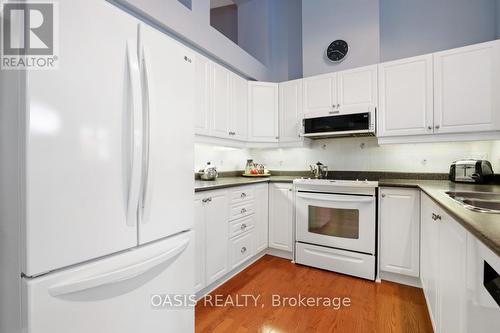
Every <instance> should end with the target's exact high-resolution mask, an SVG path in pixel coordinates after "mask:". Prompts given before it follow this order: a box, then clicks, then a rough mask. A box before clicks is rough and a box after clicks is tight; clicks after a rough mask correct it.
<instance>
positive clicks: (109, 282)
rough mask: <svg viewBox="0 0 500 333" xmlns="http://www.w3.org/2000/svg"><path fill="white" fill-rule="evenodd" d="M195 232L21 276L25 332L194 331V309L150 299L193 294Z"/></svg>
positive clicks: (125, 332)
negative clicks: (34, 275) (156, 304)
mask: <svg viewBox="0 0 500 333" xmlns="http://www.w3.org/2000/svg"><path fill="white" fill-rule="evenodd" d="M193 236H194V234H193V232H185V233H182V234H180V235H177V236H174V237H170V238H167V239H165V240H162V241H158V242H155V243H152V244H150V245H147V246H144V247H142V248H138V249H136V250H131V251H127V252H125V253H120V254H117V255H114V256H111V257H108V258H105V259H103V260H99V261H96V262H92V263H89V264H84V265H80V266H77V267H74V268H70V269H67V270H64V271H60V272H55V273H51V274H48V275H46V276H42V277H38V278H33V279H23V282H22V293H23V295H22V296H23V299H22V301H23V320H24V327H26V332H28V333H47V332H50V333H68V332H71V333H89V332H92V333H101V332H102V333H114V332H120V333H137V332H148V333H156V332H158V333H160V332H161V333H165V332H194V308H193V307H189V306H188V307H183V308H158V307H154V306H153V302H152V299H153V296H154V295H161V297H163V299H165V297H164V296H165V295H192V294H193V286H194V239H193ZM186 297H188V296H186ZM156 299H157V298H156ZM155 302H156V301H155Z"/></svg>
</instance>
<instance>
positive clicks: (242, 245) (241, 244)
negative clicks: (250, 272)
mask: <svg viewBox="0 0 500 333" xmlns="http://www.w3.org/2000/svg"><path fill="white" fill-rule="evenodd" d="M253 239H254V232H253V230H250V231H248V232H247V233H244V234H243V235H241V236H239V237H237V238H234V239H232V240H230V241H229V242H230V245H229V247H230V249H231V266H232V268H235V267H237V266H239V265H241V264H242V263H243V262H245V261H246V260H247V259H249V258H250V257H251V256H252V255H253Z"/></svg>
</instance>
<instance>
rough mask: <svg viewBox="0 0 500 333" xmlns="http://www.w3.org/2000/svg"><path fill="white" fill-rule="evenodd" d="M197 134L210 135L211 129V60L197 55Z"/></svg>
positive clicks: (195, 90) (195, 93)
mask: <svg viewBox="0 0 500 333" xmlns="http://www.w3.org/2000/svg"><path fill="white" fill-rule="evenodd" d="M195 78H196V80H195V86H194V95H195V100H194V101H195V108H194V112H195V115H194V116H195V119H194V120H195V124H194V131H195V134H201V135H208V134H209V129H210V113H209V112H210V61H209V60H208V59H207V58H205V57H202V56H201V55H198V54H197V55H196V57H195Z"/></svg>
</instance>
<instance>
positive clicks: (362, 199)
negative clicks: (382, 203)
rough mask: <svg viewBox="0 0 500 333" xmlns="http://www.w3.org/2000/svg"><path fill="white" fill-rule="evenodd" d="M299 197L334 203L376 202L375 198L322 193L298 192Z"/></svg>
mask: <svg viewBox="0 0 500 333" xmlns="http://www.w3.org/2000/svg"><path fill="white" fill-rule="evenodd" d="M297 197H299V198H303V199H314V200H322V201H334V202H355V203H365V202H374V201H375V197H374V196H363V197H358V196H356V197H354V196H344V195H335V194H322V193H321V194H320V193H304V192H300V191H299V192H297Z"/></svg>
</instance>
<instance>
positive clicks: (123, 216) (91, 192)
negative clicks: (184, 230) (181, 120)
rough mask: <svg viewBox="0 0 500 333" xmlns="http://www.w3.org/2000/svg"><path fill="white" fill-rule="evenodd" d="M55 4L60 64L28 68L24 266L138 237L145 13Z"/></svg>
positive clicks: (97, 252)
mask: <svg viewBox="0 0 500 333" xmlns="http://www.w3.org/2000/svg"><path fill="white" fill-rule="evenodd" d="M59 14H60V15H59V20H60V25H61V27H64V28H61V29H60V35H59V41H60V44H59V45H60V53H61V55H62V56H61V58H60V59H59V60H60V63H59V68H58V69H56V70H47V71H45V70H28V71H26V72H25V73H26V75H27V80H28V82H29V87H28V90H29V91H28V93H27V98H26V104H27V105H26V110H25V111H26V118H27V119H31V121H30V123H29V125H28V126H26V128H25V130H26V134H25V135H26V144H27V147H26V151H25V152H24V154H25V155H26V156H25V157H26V159H27V160H28V163H27V166H26V170H24V171H23V172H24V173H25V174H26V177H27V182H26V184H24V186H23V191H25V192H26V193H25V194H26V196H27V197H28V198H29V199H28V200H26V202H25V205H26V216H25V217H26V219H25V223H26V225H25V226H26V230H25V231H26V233H25V237H26V242H27V243H28V244H29V246H28V247H27V248H26V253H25V256H26V257H25V258H24V259H25V260H24V261H25V266H24V267H23V273H24V274H27V275H36V274H40V273H43V272H47V271H50V270H54V269H57V268H61V267H64V266H68V265H74V264H76V263H79V262H84V261H88V260H90V259H93V258H98V257H102V256H106V255H109V254H111V253H114V252H118V251H123V250H125V249H127V248H131V247H134V246H136V245H137V223H136V222H137V221H136V219H135V217H134V213H133V212H132V210H129V209H128V205H127V202H126V201H127V200H124V199H125V198H128V192H129V188H130V177H131V174H130V167H131V165H130V164H131V163H130V159H131V158H132V157H131V152H130V150H131V148H132V147H131V145H132V143H131V142H132V139H131V137H132V134H131V133H132V130H131V128H130V127H131V118H132V117H133V114H134V113H135V114H136V117H138V116H137V114H140V112H139V109H140V105H137V101H138V100H136V97H138V95H139V94H140V91H136V94H134V98H132V95H133V92H134V91H135V90H136V89H134V87H138V82H137V80H133V77H132V74H133V73H135V76H137V77H138V76H139V73H137V72H136V71H137V68H138V61H137V57H136V56H135V54H136V52H134V51H135V50H136V49H137V26H138V23H139V21H138V20H137V19H135V18H134V17H132V16H131V15H129V14H127V13H125V12H123V11H122V10H120V9H118V8H116V7H115V6H113V5H112V4H110V3H109V2H106V1H93V2H92V4H89V3H88V1H61V2H59ZM90 17H92V18H93V19H92V20H89V18H90ZM103 45H105V46H106V47H103ZM96 50H99V51H98V52H99V61H94V60H91V59H95V60H97V59H96V56H95V55H96ZM103 73H105V74H104V75H103ZM0 75H4V72H3V71H1V73H0ZM1 89H3V87H2V88H1ZM139 89H140V88H139ZM134 103H135V104H134ZM134 106H135V107H134ZM134 110H135V111H136V112H133V111H134ZM2 111H3V110H2ZM23 117H24V115H23ZM2 134H3V133H2ZM23 135H24V133H23ZM23 140H24V139H23ZM2 144H3V142H2ZM49 147H50V148H49ZM12 149H15V148H13V147H12ZM23 159H24V158H23ZM136 162H137V161H136ZM2 163H3V161H2ZM2 167H3V164H2ZM136 204H137V203H136ZM127 219H128V221H127ZM3 222H4V221H3V220H2V224H3ZM127 222H128V223H127ZM3 230H4V229H3V226H2V231H1V233H2V236H3ZM3 269H4V268H3V267H2V273H3V272H4V271H3ZM0 327H3V325H1V324H0Z"/></svg>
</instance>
